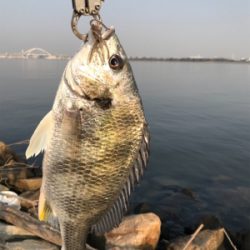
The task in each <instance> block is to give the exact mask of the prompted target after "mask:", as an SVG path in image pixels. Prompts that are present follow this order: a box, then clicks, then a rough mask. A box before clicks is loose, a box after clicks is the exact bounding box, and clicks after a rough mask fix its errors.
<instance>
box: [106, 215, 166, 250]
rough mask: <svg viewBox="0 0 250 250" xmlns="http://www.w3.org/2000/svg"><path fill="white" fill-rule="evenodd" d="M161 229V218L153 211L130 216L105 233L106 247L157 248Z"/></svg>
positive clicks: (115, 249) (114, 248) (114, 249)
mask: <svg viewBox="0 0 250 250" xmlns="http://www.w3.org/2000/svg"><path fill="white" fill-rule="evenodd" d="M160 231H161V221H160V218H159V217H158V216H157V215H155V214H153V213H148V214H141V215H132V216H128V217H125V219H124V220H123V222H122V223H121V224H120V226H119V227H118V228H115V229H113V230H112V231H111V232H109V233H107V234H106V235H105V237H106V249H112V250H118V249H130V250H132V249H155V248H156V246H157V243H158V241H159V238H160Z"/></svg>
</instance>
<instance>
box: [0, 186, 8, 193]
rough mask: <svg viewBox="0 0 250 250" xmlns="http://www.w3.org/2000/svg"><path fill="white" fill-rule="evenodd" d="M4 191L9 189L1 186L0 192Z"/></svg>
mask: <svg viewBox="0 0 250 250" xmlns="http://www.w3.org/2000/svg"><path fill="white" fill-rule="evenodd" d="M2 191H9V189H8V188H7V187H5V186H4V185H1V184H0V192H2Z"/></svg>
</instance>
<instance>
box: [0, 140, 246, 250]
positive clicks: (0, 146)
mask: <svg viewBox="0 0 250 250" xmlns="http://www.w3.org/2000/svg"><path fill="white" fill-rule="evenodd" d="M0 183H1V184H0V249H10V250H11V249H13V250H56V249H60V246H59V245H60V234H58V232H55V231H51V229H50V228H49V227H48V226H47V225H44V224H43V223H40V222H39V221H38V220H37V201H38V197H39V189H40V185H41V170H40V169H39V168H34V166H32V168H30V166H28V165H27V163H26V162H25V160H23V159H22V158H20V157H18V156H17V155H16V154H15V153H14V152H12V150H11V149H10V148H9V147H8V146H6V145H5V144H4V143H2V142H0ZM6 191H7V193H6ZM12 192H14V193H12ZM15 194H16V195H17V196H15ZM183 200H186V201H187V202H189V200H190V202H191V201H192V200H195V194H193V193H192V191H191V190H189V189H183V188H177V187H175V188H174V191H173V190H172V192H170V193H169V196H168V201H167V202H166V204H171V205H168V206H167V205H166V206H167V208H166V209H165V210H164V209H163V210H161V211H163V212H159V213H158V212H157V211H158V210H157V209H155V208H154V207H152V206H151V205H149V204H146V203H141V204H137V205H134V206H133V207H132V208H131V210H130V211H129V215H127V216H126V217H125V218H124V220H123V222H122V223H121V224H120V226H119V227H118V228H115V229H113V230H112V231H111V232H109V233H107V234H105V235H99V236H97V235H89V238H88V244H89V245H90V246H92V247H93V249H112V250H120V249H131V250H132V249H145V250H146V249H147V250H150V249H159V250H199V249H200V250H217V249H218V250H227V249H228V250H231V249H233V250H235V249H238V250H250V232H240V233H235V232H227V230H226V229H224V228H223V225H222V223H221V222H220V220H219V219H218V218H216V217H215V216H213V215H211V214H200V215H199V216H197V217H196V219H193V221H192V223H190V224H189V225H186V224H185V225H184V224H183V223H182V221H181V220H180V219H179V218H178V213H177V212H178V210H179V209H180V207H181V206H183V204H182V202H183ZM185 204H187V203H185ZM191 207H192V206H191ZM89 249H91V247H89Z"/></svg>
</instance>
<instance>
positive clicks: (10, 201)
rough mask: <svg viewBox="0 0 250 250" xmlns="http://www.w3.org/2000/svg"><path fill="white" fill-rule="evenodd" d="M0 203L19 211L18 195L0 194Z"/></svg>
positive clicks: (3, 192)
mask: <svg viewBox="0 0 250 250" xmlns="http://www.w3.org/2000/svg"><path fill="white" fill-rule="evenodd" d="M0 203H2V204H7V205H8V206H10V207H13V208H16V209H20V208H21V204H20V200H19V198H18V195H17V194H16V193H14V192H11V191H2V192H0Z"/></svg>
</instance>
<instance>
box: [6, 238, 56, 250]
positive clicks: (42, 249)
mask: <svg viewBox="0 0 250 250" xmlns="http://www.w3.org/2000/svg"><path fill="white" fill-rule="evenodd" d="M6 248H7V249H11V250H59V249H60V248H59V247H58V246H55V245H53V244H51V243H48V242H46V241H44V240H24V241H18V242H8V243H6Z"/></svg>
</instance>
